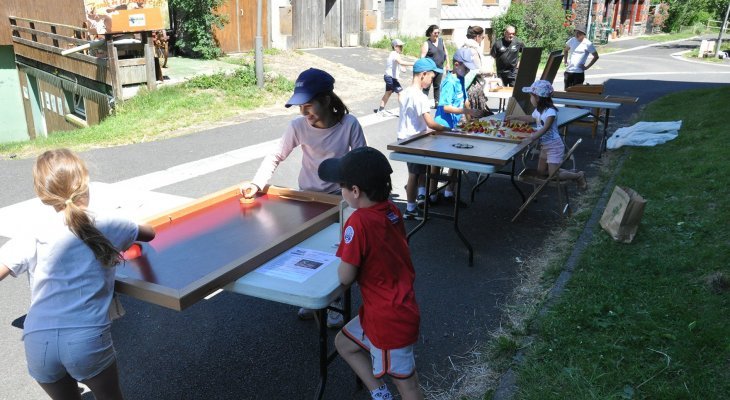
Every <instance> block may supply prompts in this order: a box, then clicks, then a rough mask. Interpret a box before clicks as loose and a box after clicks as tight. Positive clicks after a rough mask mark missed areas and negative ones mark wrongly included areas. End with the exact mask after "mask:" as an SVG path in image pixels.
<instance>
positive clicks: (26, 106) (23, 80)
mask: <svg viewBox="0 0 730 400" xmlns="http://www.w3.org/2000/svg"><path fill="white" fill-rule="evenodd" d="M18 81H19V82H20V90H21V98H22V99H23V110H24V111H25V123H26V124H27V126H28V136H29V137H30V139H31V140H33V139H35V122H34V121H33V109H32V107H33V106H32V105H31V102H32V101H33V100H34V99H33V98H32V97H33V92H32V90H31V88H30V83H29V82H28V79H27V76H26V75H25V73H23V72H21V71H20V70H18ZM23 93H28V98H25V95H24V94H23Z"/></svg>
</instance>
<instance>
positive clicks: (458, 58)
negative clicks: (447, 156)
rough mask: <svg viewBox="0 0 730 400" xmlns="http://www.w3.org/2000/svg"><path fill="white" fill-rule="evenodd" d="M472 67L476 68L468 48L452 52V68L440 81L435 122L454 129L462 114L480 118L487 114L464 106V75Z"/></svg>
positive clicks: (484, 111)
mask: <svg viewBox="0 0 730 400" xmlns="http://www.w3.org/2000/svg"><path fill="white" fill-rule="evenodd" d="M472 69H478V67H477V65H476V64H474V61H473V60H472V52H471V50H470V49H468V48H465V47H462V48H461V49H459V50H456V53H454V69H453V70H452V71H451V73H449V74H446V76H445V77H444V78H443V80H442V81H441V94H440V95H439V104H438V107H437V108H436V118H435V119H436V122H438V123H439V124H441V125H443V126H445V127H447V128H449V129H454V128H455V127H456V124H458V123H459V120H461V118H462V115H468V116H470V117H475V118H481V117H486V116H487V111H486V110H474V109H471V108H468V107H466V106H465V104H464V102H465V101H466V91H465V89H464V77H465V76H466V74H468V73H469V71H470V70H472Z"/></svg>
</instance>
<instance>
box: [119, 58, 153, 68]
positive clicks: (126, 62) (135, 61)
mask: <svg viewBox="0 0 730 400" xmlns="http://www.w3.org/2000/svg"><path fill="white" fill-rule="evenodd" d="M146 63H147V62H146V61H145V59H144V58H125V59H123V60H118V61H117V65H119V66H120V67H132V66H136V65H145V64H146Z"/></svg>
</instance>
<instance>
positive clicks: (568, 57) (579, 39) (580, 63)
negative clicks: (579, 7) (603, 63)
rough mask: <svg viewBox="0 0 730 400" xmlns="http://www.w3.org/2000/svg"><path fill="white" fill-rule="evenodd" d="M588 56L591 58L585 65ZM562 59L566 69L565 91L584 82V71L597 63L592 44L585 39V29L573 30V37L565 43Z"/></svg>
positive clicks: (596, 55)
mask: <svg viewBox="0 0 730 400" xmlns="http://www.w3.org/2000/svg"><path fill="white" fill-rule="evenodd" d="M588 55H592V56H593V57H592V58H591V61H590V62H589V63H588V64H586V61H588ZM563 59H564V60H565V65H566V67H567V68H566V69H565V74H564V78H565V79H564V83H565V89H567V88H569V87H571V86H573V85H580V84H582V83H583V81H585V71H586V70H587V69H588V68H590V67H592V66H593V64H595V63H596V61H598V52H597V51H596V48H595V47H593V43H591V41H590V40H588V39H587V38H586V31H585V28H582V27H576V28H575V36H574V37H572V38H570V40H568V41H567V42H566V43H565V49H563Z"/></svg>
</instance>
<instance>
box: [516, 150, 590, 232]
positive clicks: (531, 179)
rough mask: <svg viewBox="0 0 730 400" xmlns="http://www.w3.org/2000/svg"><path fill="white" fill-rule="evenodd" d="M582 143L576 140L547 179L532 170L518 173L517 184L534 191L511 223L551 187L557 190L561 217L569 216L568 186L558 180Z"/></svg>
mask: <svg viewBox="0 0 730 400" xmlns="http://www.w3.org/2000/svg"><path fill="white" fill-rule="evenodd" d="M582 141H583V139H578V141H576V142H575V144H574V145H573V147H571V148H570V150H568V152H567V153H565V156H563V160H562V161H561V162H560V166H559V167H558V169H556V170H555V171H553V173H552V174H550V175H548V176H547V177H545V176H542V175H540V174H539V173H538V172H537V170H536V169H532V168H525V169H523V170H522V172H520V174H519V175H518V176H517V180H518V181H519V182H525V183H529V184H531V185H533V187H534V190H533V191H532V194H530V197H528V198H527V200H525V202H524V203H522V206H521V207H520V209H519V210H518V211H517V214H515V216H514V217H513V218H512V222H514V221H515V220H516V219H517V217H519V216H520V214H522V212H523V211H525V209H526V208H527V206H528V205H530V203H532V201H533V200H534V199H535V198H536V197H537V195H538V194H540V192H541V191H542V189H543V188H545V186H552V187H555V188H557V190H558V206H559V207H560V212H561V214H562V215H565V214H566V213H567V214H568V215H570V212H571V210H570V198H569V196H568V185H567V182H566V181H561V180H560V169H561V168H562V167H563V165H564V164H565V163H566V162H567V161H568V160H570V158H571V156H572V155H573V152H575V149H576V148H578V145H579V144H580V143H581V142H582ZM563 196H565V200H563Z"/></svg>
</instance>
